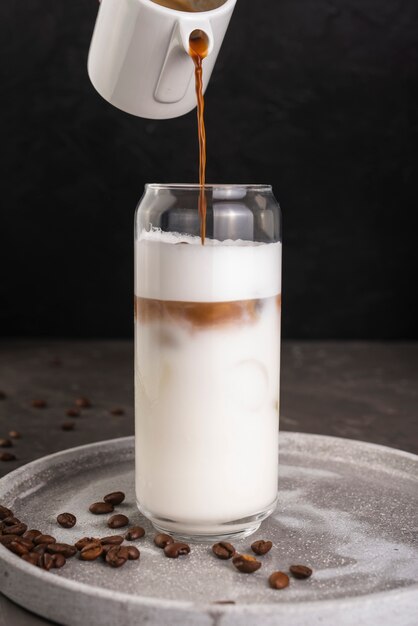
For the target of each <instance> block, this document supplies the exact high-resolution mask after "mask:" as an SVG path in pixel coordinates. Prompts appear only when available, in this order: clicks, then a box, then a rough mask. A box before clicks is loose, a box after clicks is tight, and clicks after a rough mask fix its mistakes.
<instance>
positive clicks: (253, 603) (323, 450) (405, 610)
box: [0, 432, 418, 626]
mask: <svg viewBox="0 0 418 626" xmlns="http://www.w3.org/2000/svg"><path fill="white" fill-rule="evenodd" d="M133 462H134V445H133V438H125V439H116V440H113V441H106V442H102V443H98V444H93V445H88V446H83V447H80V448H74V449H72V450H67V451H65V452H62V453H58V454H53V455H51V456H48V457H45V458H43V459H40V460H38V461H35V462H33V463H30V464H29V465H26V466H24V467H22V468H20V469H18V470H16V471H15V472H13V473H11V474H9V475H8V476H6V477H5V478H3V479H2V480H1V481H0V502H1V503H2V504H4V505H6V506H8V507H10V508H12V509H13V511H14V512H15V514H16V515H17V516H18V517H19V518H21V519H22V520H23V521H27V523H28V524H29V526H30V527H32V528H38V527H39V528H40V529H42V530H43V531H44V532H46V533H50V534H53V535H54V536H55V537H56V538H57V539H58V540H59V541H64V542H69V543H71V542H74V541H75V540H76V539H78V538H80V537H82V536H84V535H89V536H104V534H111V533H112V532H114V533H117V531H109V530H108V529H107V527H106V521H105V518H106V516H104V517H105V518H104V517H103V516H94V515H92V514H90V513H89V512H88V505H89V504H90V503H91V502H94V501H96V500H98V499H101V498H102V497H103V495H104V494H105V493H107V492H109V491H112V490H116V489H121V490H123V491H125V493H126V494H127V498H126V503H124V504H122V505H121V506H119V507H118V510H119V511H120V512H124V513H126V514H127V515H128V516H129V517H130V518H131V520H132V522H134V523H139V524H141V525H144V526H145V528H146V531H147V535H146V537H145V538H143V539H141V540H139V541H138V542H137V545H138V547H139V548H140V550H141V559H140V561H139V562H138V561H131V562H128V563H127V564H126V565H125V566H124V567H123V568H121V569H119V570H113V569H111V568H110V567H108V566H106V565H105V564H104V563H102V562H94V563H82V562H80V561H78V560H77V559H76V558H74V559H71V560H70V561H69V562H68V564H67V566H66V567H65V568H63V569H62V570H56V571H54V572H50V573H48V572H44V571H41V570H39V569H37V568H35V567H33V566H31V565H29V564H27V563H25V562H24V561H22V560H20V559H19V558H18V557H17V556H15V555H14V554H12V553H10V552H8V551H7V550H6V549H5V548H4V547H3V546H0V590H1V591H2V592H3V593H4V594H5V595H6V596H8V597H9V598H11V599H12V600H14V601H15V602H17V603H19V604H21V605H22V606H24V607H26V608H28V609H30V610H32V611H34V612H35V613H39V614H41V615H43V616H44V617H47V618H50V619H52V620H55V621H57V622H59V623H61V624H68V625H77V626H80V625H82V624H89V625H91V626H95V625H96V624H97V625H100V626H115V625H116V624H119V625H121V626H130V625H134V624H135V625H137V624H147V625H148V626H156V625H159V626H161V625H164V624H169V625H170V626H191V625H193V626H203V625H205V626H233V625H234V626H255V625H260V626H261V625H262V626H270V625H273V624H274V625H279V624H280V625H286V626H308V625H309V626H312V625H315V624H318V625H319V624H320V625H321V626H328V625H330V626H331V625H332V626H335V624H336V623H338V626H346V625H347V626H348V625H355V626H361V625H364V626H366V625H367V626H370V624H373V623H381V624H388V625H389V624H390V625H391V626H392V625H396V626H416V624H417V623H418V532H417V530H418V520H417V510H418V457H417V456H414V455H411V454H408V453H405V452H401V451H399V450H392V449H390V448H384V447H381V446H375V445H371V444H366V443H361V442H357V441H350V440H344V439H337V438H333V437H322V436H317V435H305V434H298V433H286V432H282V433H281V435H280V468H281V469H280V494H279V504H278V507H277V510H276V511H275V513H274V514H273V515H272V516H271V517H270V518H269V519H268V520H266V521H265V522H264V523H263V525H262V526H261V528H260V530H259V531H258V532H257V533H256V534H255V535H253V537H251V538H249V539H248V538H247V539H244V540H242V541H237V542H236V548H237V550H238V551H240V552H249V545H250V544H251V542H252V541H253V540H254V539H256V538H265V539H271V540H272V541H273V543H274V547H273V549H272V550H271V552H270V553H269V554H268V555H266V556H265V557H261V558H262V560H263V566H262V568H261V569H260V570H259V571H258V572H256V573H255V574H253V575H251V576H249V575H245V574H240V573H239V572H237V571H236V570H234V568H233V566H232V564H231V562H229V561H219V560H217V559H216V558H215V557H214V556H213V555H212V554H211V552H210V547H209V546H208V545H207V544H193V546H192V552H191V554H190V555H189V556H187V557H184V558H182V559H178V560H170V559H167V558H166V557H164V554H163V553H162V552H161V551H160V550H159V549H157V548H156V547H154V545H153V543H152V536H153V530H152V527H151V526H150V524H148V523H147V522H146V520H144V519H143V518H142V516H141V515H140V514H139V513H138V512H137V510H136V508H135V503H134V484H133V480H134V476H133ZM62 511H70V512H73V513H75V514H76V515H77V518H78V523H77V525H76V526H75V527H74V528H73V529H70V530H65V529H62V528H59V527H58V526H57V524H56V521H55V518H56V515H57V514H58V513H59V512H62ZM294 563H302V564H308V565H310V566H311V567H312V568H313V569H314V575H313V576H312V578H311V579H309V580H307V581H297V580H292V581H291V585H290V587H289V588H287V589H285V590H282V591H274V590H272V589H270V588H269V587H268V585H267V578H268V576H269V574H270V573H271V572H272V571H274V570H278V569H280V570H285V571H286V570H287V568H288V567H289V565H291V564H294ZM226 600H227V601H234V602H235V604H234V605H223V604H216V602H218V601H226Z"/></svg>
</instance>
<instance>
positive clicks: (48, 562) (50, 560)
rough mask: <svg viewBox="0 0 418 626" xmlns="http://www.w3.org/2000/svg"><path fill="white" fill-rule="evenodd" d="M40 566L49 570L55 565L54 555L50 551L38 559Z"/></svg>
mask: <svg viewBox="0 0 418 626" xmlns="http://www.w3.org/2000/svg"><path fill="white" fill-rule="evenodd" d="M38 567H41V568H42V569H45V570H46V571H47V572H49V570H50V569H51V568H52V567H54V557H53V556H52V555H51V554H48V552H45V553H44V554H41V555H40V557H39V560H38Z"/></svg>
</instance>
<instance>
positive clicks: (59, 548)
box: [46, 543, 77, 559]
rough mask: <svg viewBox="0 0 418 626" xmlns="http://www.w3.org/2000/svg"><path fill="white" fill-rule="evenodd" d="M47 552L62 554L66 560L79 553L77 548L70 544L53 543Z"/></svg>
mask: <svg viewBox="0 0 418 626" xmlns="http://www.w3.org/2000/svg"><path fill="white" fill-rule="evenodd" d="M46 551H47V552H49V554H62V556H64V557H65V558H66V559H69V558H71V557H72V556H74V555H75V554H76V553H77V548H75V547H74V546H71V545H70V544H69V543H51V544H49V545H48V547H47V549H46Z"/></svg>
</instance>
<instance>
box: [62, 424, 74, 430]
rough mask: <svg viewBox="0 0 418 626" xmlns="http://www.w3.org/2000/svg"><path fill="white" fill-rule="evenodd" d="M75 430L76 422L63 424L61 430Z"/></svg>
mask: <svg viewBox="0 0 418 626" xmlns="http://www.w3.org/2000/svg"><path fill="white" fill-rule="evenodd" d="M74 428H75V422H63V423H62V424H61V430H65V431H67V432H68V431H70V430H74Z"/></svg>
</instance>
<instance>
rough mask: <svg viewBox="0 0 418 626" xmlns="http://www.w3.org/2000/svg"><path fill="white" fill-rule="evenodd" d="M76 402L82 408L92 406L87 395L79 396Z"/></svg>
mask: <svg viewBox="0 0 418 626" xmlns="http://www.w3.org/2000/svg"><path fill="white" fill-rule="evenodd" d="M74 404H75V405H76V406H78V407H79V408H80V409H89V408H90V407H91V402H90V400H89V399H88V398H85V397H83V396H82V397H81V398H77V400H76V401H75V402H74Z"/></svg>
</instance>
